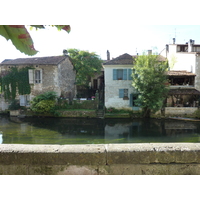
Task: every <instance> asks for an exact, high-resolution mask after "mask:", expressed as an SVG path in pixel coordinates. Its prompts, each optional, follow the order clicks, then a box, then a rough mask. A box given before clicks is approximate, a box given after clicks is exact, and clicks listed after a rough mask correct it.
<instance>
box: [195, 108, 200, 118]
mask: <svg viewBox="0 0 200 200" xmlns="http://www.w3.org/2000/svg"><path fill="white" fill-rule="evenodd" d="M194 116H195V117H196V118H200V109H198V110H197V111H195V113H194Z"/></svg>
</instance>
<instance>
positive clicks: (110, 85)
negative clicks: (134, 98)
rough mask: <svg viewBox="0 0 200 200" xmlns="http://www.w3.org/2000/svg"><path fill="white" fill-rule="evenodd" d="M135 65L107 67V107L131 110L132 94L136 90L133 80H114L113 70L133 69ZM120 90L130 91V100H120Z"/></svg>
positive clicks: (105, 71) (105, 74) (105, 73)
mask: <svg viewBox="0 0 200 200" xmlns="http://www.w3.org/2000/svg"><path fill="white" fill-rule="evenodd" d="M132 68H133V65H105V66H104V79H105V106H106V107H107V108H109V107H114V108H118V109H130V110H132V107H130V94H131V93H133V92H134V91H135V90H134V88H133V86H132V81H131V80H113V69H132ZM119 89H128V97H129V100H123V98H119Z"/></svg>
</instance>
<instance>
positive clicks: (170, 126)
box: [165, 121, 197, 135]
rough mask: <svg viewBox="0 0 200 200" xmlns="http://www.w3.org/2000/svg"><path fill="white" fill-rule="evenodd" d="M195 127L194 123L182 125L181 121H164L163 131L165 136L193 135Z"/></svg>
mask: <svg viewBox="0 0 200 200" xmlns="http://www.w3.org/2000/svg"><path fill="white" fill-rule="evenodd" d="M196 130H197V125H196V124H195V123H191V122H190V123H187V122H185V123H183V121H166V122H165V131H166V134H167V135H174V134H179V133H180V134H181V133H182V134H184V133H195V132H196Z"/></svg>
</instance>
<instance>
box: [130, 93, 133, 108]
mask: <svg viewBox="0 0 200 200" xmlns="http://www.w3.org/2000/svg"><path fill="white" fill-rule="evenodd" d="M130 107H133V94H130Z"/></svg>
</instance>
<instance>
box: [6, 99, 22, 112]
mask: <svg viewBox="0 0 200 200" xmlns="http://www.w3.org/2000/svg"><path fill="white" fill-rule="evenodd" d="M8 109H9V110H18V109H20V104H19V101H18V100H16V99H15V100H13V101H12V102H11V104H10V105H9V107H8Z"/></svg>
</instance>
